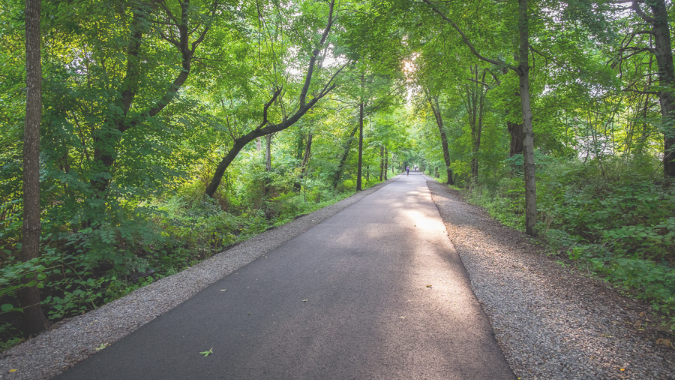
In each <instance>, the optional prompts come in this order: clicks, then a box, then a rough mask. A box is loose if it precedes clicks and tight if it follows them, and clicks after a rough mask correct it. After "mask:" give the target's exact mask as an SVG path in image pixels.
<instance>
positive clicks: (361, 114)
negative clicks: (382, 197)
mask: <svg viewBox="0 0 675 380" xmlns="http://www.w3.org/2000/svg"><path fill="white" fill-rule="evenodd" d="M362 165H363V100H361V103H360V104H359V163H358V169H357V174H356V191H361V190H363V186H362V185H361V167H362Z"/></svg>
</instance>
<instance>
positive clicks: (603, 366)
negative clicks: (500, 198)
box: [427, 177, 675, 379]
mask: <svg viewBox="0 0 675 380" xmlns="http://www.w3.org/2000/svg"><path fill="white" fill-rule="evenodd" d="M427 184H428V186H429V189H430V190H431V193H432V199H433V200H434V202H435V203H436V205H437V207H438V210H439V212H440V214H441V217H442V218H443V220H444V222H445V224H446V229H447V231H448V236H449V237H450V239H451V241H452V243H453V245H454V246H455V249H456V250H457V252H458V253H459V255H460V257H461V259H462V262H463V264H464V266H465V268H466V270H467V272H468V273H469V278H470V281H471V286H472V288H473V291H474V293H475V295H476V297H477V298H478V300H479V302H480V303H481V305H482V306H483V310H484V311H485V313H486V314H487V315H488V318H489V319H490V323H491V324H492V326H493V328H494V331H495V337H496V338H497V341H498V343H499V345H500V346H501V348H502V351H503V353H504V355H505V357H506V359H507V361H508V363H509V365H510V366H511V368H512V369H513V371H514V373H515V374H516V376H518V378H519V379H675V350H673V349H672V348H667V347H662V346H659V345H658V344H656V340H657V338H658V332H656V334H655V331H654V329H653V328H652V330H651V331H650V330H649V329H650V328H649V327H646V326H649V325H650V324H652V325H653V323H651V322H652V321H650V320H649V318H650V314H649V313H648V310H649V306H648V305H646V304H644V303H642V302H638V301H635V300H633V299H629V298H626V297H623V296H621V295H619V294H618V293H617V292H616V291H615V290H614V289H611V288H610V287H608V286H607V285H606V284H604V283H603V282H602V281H599V280H597V279H593V278H588V277H586V276H583V275H581V274H580V273H578V272H575V271H574V270H573V268H570V267H568V268H563V267H561V266H560V265H558V264H556V262H555V261H554V260H553V259H552V258H549V257H547V256H546V255H545V254H544V253H543V252H542V249H541V248H540V247H537V246H535V245H533V244H531V243H530V242H529V241H528V239H527V238H526V237H525V236H524V234H522V233H520V232H518V231H515V230H513V229H510V228H507V227H504V226H502V225H501V224H500V223H499V222H497V221H495V220H494V219H492V218H490V217H489V215H487V213H485V212H484V211H483V210H482V209H481V208H479V207H476V206H473V205H469V204H467V203H466V202H464V201H463V200H462V199H461V197H460V196H459V195H458V194H457V192H456V191H452V190H450V189H449V188H448V186H446V185H444V184H440V183H438V182H436V181H435V180H434V179H432V178H429V177H428V178H427ZM645 310H646V311H647V312H645Z"/></svg>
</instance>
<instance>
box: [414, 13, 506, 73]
mask: <svg viewBox="0 0 675 380" xmlns="http://www.w3.org/2000/svg"><path fill="white" fill-rule="evenodd" d="M422 1H424V2H425V3H427V4H428V5H429V7H431V9H432V10H433V11H434V12H436V13H438V14H439V15H440V16H441V17H442V18H443V20H445V21H447V22H449V23H450V25H452V27H453V28H455V30H456V31H457V32H458V33H459V34H460V35H461V36H462V39H463V40H464V43H465V44H466V45H467V46H468V47H469V49H471V51H472V52H473V54H474V55H475V56H476V57H478V58H479V59H481V60H483V61H485V62H489V63H492V64H493V65H497V66H508V67H509V68H510V69H512V70H515V71H517V67H515V66H511V65H509V64H507V63H506V62H504V61H496V60H494V59H490V58H487V57H483V56H482V55H481V54H480V53H479V52H478V51H477V50H476V48H475V47H474V46H473V44H471V42H470V41H469V39H468V38H467V37H466V35H465V34H464V32H462V30H461V29H460V28H459V27H458V26H457V24H455V23H454V22H453V21H452V20H450V19H449V18H448V17H446V16H445V14H443V12H441V11H439V10H438V9H436V8H435V7H434V6H433V5H432V4H431V1H429V0H422Z"/></svg>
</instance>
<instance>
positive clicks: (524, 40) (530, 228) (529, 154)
mask: <svg viewBox="0 0 675 380" xmlns="http://www.w3.org/2000/svg"><path fill="white" fill-rule="evenodd" d="M518 4H519V8H520V9H519V17H518V18H519V20H518V29H519V31H520V54H519V57H518V59H519V63H520V64H519V65H518V77H519V80H520V105H521V108H522V112H523V133H524V134H525V138H524V140H523V153H524V154H523V158H524V161H525V168H524V171H525V232H526V233H527V234H528V235H530V236H535V235H536V232H535V229H534V227H535V225H536V224H537V190H536V177H535V165H534V132H533V131H532V109H531V106H530V68H529V64H528V59H529V56H528V53H529V36H530V35H529V15H528V9H527V0H519V1H518Z"/></svg>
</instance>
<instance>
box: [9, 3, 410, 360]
mask: <svg viewBox="0 0 675 380" xmlns="http://www.w3.org/2000/svg"><path fill="white" fill-rule="evenodd" d="M363 6H364V5H358V4H355V5H352V4H341V3H336V2H335V1H321V2H317V1H289V2H278V1H268V2H266V1H256V2H246V3H239V2H235V1H221V0H199V1H198V0H152V1H143V0H129V1H125V0H118V1H109V0H106V1H91V0H75V1H68V2H61V1H39V0H38V1H33V0H31V1H29V2H28V3H26V5H24V4H23V3H22V2H18V1H15V0H3V1H1V2H0V7H1V11H0V14H1V16H0V19H1V20H2V26H1V27H0V28H1V30H0V41H1V42H2V44H3V49H2V52H1V53H0V54H2V56H3V57H2V59H3V62H5V64H3V65H2V68H1V69H0V75H1V77H2V83H1V85H0V86H2V88H1V90H0V102H2V105H3V106H2V107H0V128H1V130H2V134H1V135H2V140H1V141H0V144H1V148H0V161H1V164H0V168H1V170H0V189H1V190H0V226H1V230H0V264H1V265H2V269H1V276H2V277H1V279H0V305H2V306H1V307H2V310H1V314H0V338H1V339H2V342H3V344H2V347H8V346H11V345H13V344H16V343H17V342H19V341H21V340H22V339H24V338H25V337H27V336H28V335H29V334H36V333H38V332H39V331H41V330H43V329H44V328H45V327H47V326H48V325H49V324H50V323H51V322H53V321H57V320H60V319H62V318H66V317H71V316H74V315H77V314H80V313H83V312H85V311H87V310H91V309H94V308H96V307H98V306H100V305H102V304H103V303H105V302H108V301H110V300H113V299H115V298H117V297H120V296H123V295H125V294H127V293H129V292H131V291H133V290H134V289H136V288H138V287H140V286H143V285H145V284H148V283H150V282H152V281H154V280H156V279H158V278H161V277H163V276H167V275H170V274H172V273H175V272H177V271H180V270H182V269H183V268H185V267H187V266H190V265H193V264H194V263H195V262H198V261H200V260H203V259H205V258H206V257H208V256H209V255H212V254H213V253H215V252H218V251H219V250H222V249H223V248H224V247H227V246H228V245H230V244H233V243H235V242H237V241H240V240H242V239H245V238H247V237H248V236H251V235H252V234H256V233H259V232H261V231H263V230H265V229H267V228H269V227H270V226H274V225H277V224H280V223H284V222H286V221H288V220H291V219H292V218H294V217H296V216H297V215H300V214H304V213H308V212H310V211H312V210H314V209H317V208H319V207H322V206H325V205H326V204H329V203H332V202H335V201H337V200H339V199H342V198H344V197H345V196H348V195H349V194H351V193H353V191H355V190H361V189H364V188H366V187H368V186H372V185H373V184H375V183H377V182H379V181H383V180H385V179H387V177H388V176H391V175H394V173H397V172H398V170H401V168H402V165H403V164H404V161H405V160H406V159H407V157H408V155H409V152H410V151H411V149H409V147H408V146H407V145H405V144H406V140H407V139H406V133H407V132H406V123H405V116H404V115H403V116H402V114H401V112H400V111H396V110H395V107H396V106H397V104H399V103H400V101H401V99H402V98H401V97H400V95H401V94H402V93H403V92H404V87H405V86H403V85H402V84H403V83H404V79H403V76H402V72H401V70H400V65H401V62H402V58H401V57H402V55H403V53H402V52H403V51H404V49H403V48H402V45H401V39H400V38H399V39H398V40H391V39H389V37H386V40H387V43H388V44H389V45H391V48H388V49H387V50H386V51H382V50H379V49H375V48H374V46H368V45H367V44H365V43H364V41H362V40H361V38H360V36H357V34H358V33H363V30H365V29H364V28H366V27H367V25H368V23H369V22H371V21H372V20H369V19H368V18H370V17H372V14H371V12H368V11H366V10H365V9H361V8H360V7H363ZM365 6H366V7H368V6H367V5H365ZM359 28H361V29H362V30H361V31H359V30H358V29H359ZM26 35H32V36H33V37H34V38H37V42H36V40H35V39H33V40H30V39H26V37H25V36H26ZM357 37H358V38H357ZM401 38H402V36H401ZM381 39H383V40H384V39H385V37H384V36H382V37H381ZM30 41H33V42H32V43H33V45H31V44H30V43H29V42H30ZM373 42H375V43H377V39H376V38H375V39H373ZM31 48H32V50H31ZM36 51H37V53H38V58H37V59H35V52H36ZM31 54H33V55H31ZM39 54H41V57H40V55H39ZM385 55H386V59H380V58H381V57H384V56H385ZM31 57H33V58H31ZM378 57H380V58H378ZM31 59H32V60H31ZM26 62H28V64H26ZM31 67H33V68H37V73H36V72H35V71H33V74H31V71H30V70H28V69H30V68H31ZM27 72H28V74H29V75H28V77H27V76H26V73H27ZM27 80H28V81H29V82H28V86H27V84H26V83H27ZM30 81H33V82H30ZM36 81H37V82H36ZM30 83H39V84H40V85H41V89H39V88H36V87H34V86H32V87H31V84H30ZM27 88H28V91H27V90H26V89H27ZM36 89H37V99H38V100H40V101H41V102H42V105H39V104H36V103H35V102H31V101H30V99H31V98H30V96H31V94H33V95H35V94H36V91H35V90H36ZM27 94H28V101H27ZM33 99H35V98H33ZM27 115H37V122H36V121H35V120H36V119H35V118H33V119H31V118H29V117H27ZM31 128H32V129H31ZM29 130H34V131H38V133H39V134H38V135H37V136H38V138H37V139H36V140H37V141H39V143H40V145H39V153H38V152H37V151H34V152H33V153H30V154H29V155H28V158H27V161H26V159H25V158H24V156H23V155H24V153H25V152H28V150H27V149H26V148H27V147H28V146H29V145H30V143H29V142H30V141H31V140H30V139H29V137H30V135H29V134H28V131H29ZM24 131H26V133H24ZM33 141H35V140H33ZM30 160H33V161H32V162H34V163H35V164H36V165H35V166H34V167H33V166H30V165H29V164H28V163H29V161H30ZM31 168H34V170H33V169H31ZM31 170H33V172H32V173H34V177H31V176H30V175H29V174H30V172H31ZM30 178H34V182H33V185H34V188H37V187H38V185H39V192H37V193H34V194H36V197H35V198H30V196H29V194H28V192H25V191H24V189H28V187H24V184H23V183H22V181H23V180H24V179H30ZM38 180H39V182H38ZM27 183H29V185H30V180H29V181H28V182H27ZM33 185H30V186H33ZM31 199H32V200H31ZM31 212H33V214H31ZM35 212H36V213H35ZM31 218H32V219H31ZM24 222H25V223H24ZM31 223H32V224H31ZM22 225H24V226H28V227H26V228H24V231H23V232H22ZM26 231H28V232H26Z"/></svg>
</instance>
